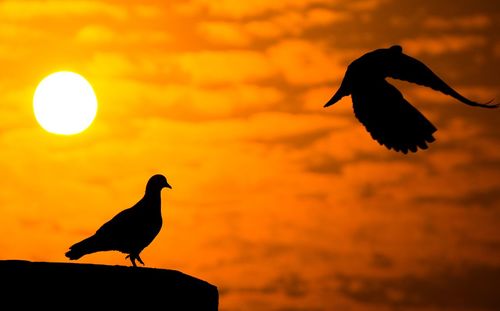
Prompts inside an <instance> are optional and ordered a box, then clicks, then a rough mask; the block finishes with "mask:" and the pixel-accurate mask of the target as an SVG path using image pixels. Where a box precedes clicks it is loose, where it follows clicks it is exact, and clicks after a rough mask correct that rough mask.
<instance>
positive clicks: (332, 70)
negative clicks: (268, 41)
mask: <svg viewBox="0 0 500 311" xmlns="http://www.w3.org/2000/svg"><path fill="white" fill-rule="evenodd" d="M267 54H268V55H269V58H270V59H271V61H272V62H273V63H274V64H275V65H276V66H277V67H278V68H279V70H280V72H281V74H282V75H283V77H284V78H285V80H286V81H287V82H289V83H290V84H293V85H311V84H320V83H325V82H331V81H336V80H339V79H341V78H342V77H343V74H344V72H345V68H344V66H343V65H342V64H341V59H340V58H338V57H336V54H335V53H334V51H332V50H330V49H328V48H327V47H326V46H324V45H321V44H320V43H313V42H310V41H307V40H284V41H281V42H279V43H277V44H276V45H273V46H271V47H270V48H269V49H268V50H267Z"/></svg>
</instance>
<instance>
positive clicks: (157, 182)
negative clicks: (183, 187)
mask: <svg viewBox="0 0 500 311" xmlns="http://www.w3.org/2000/svg"><path fill="white" fill-rule="evenodd" d="M163 188H170V189H172V186H170V185H169V184H168V182H167V179H166V178H165V176H163V175H161V174H156V175H153V176H151V178H149V180H148V184H147V185H146V192H151V191H161V189H163Z"/></svg>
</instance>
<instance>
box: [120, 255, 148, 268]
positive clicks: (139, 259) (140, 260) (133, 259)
mask: <svg viewBox="0 0 500 311" xmlns="http://www.w3.org/2000/svg"><path fill="white" fill-rule="evenodd" d="M129 258H130V261H131V262H132V265H133V266H134V267H137V265H136V264H135V260H136V259H137V261H139V262H140V263H141V264H142V265H143V266H144V261H142V259H141V257H139V255H137V256H131V255H127V256H125V259H129Z"/></svg>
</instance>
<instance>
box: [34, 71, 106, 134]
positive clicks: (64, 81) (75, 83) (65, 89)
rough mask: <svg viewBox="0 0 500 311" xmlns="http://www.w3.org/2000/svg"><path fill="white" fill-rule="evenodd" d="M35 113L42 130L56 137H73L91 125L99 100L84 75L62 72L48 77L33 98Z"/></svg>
mask: <svg viewBox="0 0 500 311" xmlns="http://www.w3.org/2000/svg"><path fill="white" fill-rule="evenodd" d="M33 111H34V113H35V118H36V120H37V121H38V123H39V124H40V126H41V127H42V128H44V129H45V130H46V131H48V132H51V133H54V134H62V135H72V134H77V133H80V132H82V131H83V130H85V129H86V128H88V127H89V126H90V124H92V121H94V118H95V116H96V113H97V98H96V96H95V93H94V90H93V89H92V86H91V85H90V83H89V82H88V81H87V80H86V79H85V78H84V77H82V76H81V75H79V74H77V73H74V72H70V71H60V72H56V73H53V74H51V75H49V76H47V77H45V78H44V79H43V80H42V81H41V82H40V83H39V84H38V86H37V88H36V90H35V94H34V95H33Z"/></svg>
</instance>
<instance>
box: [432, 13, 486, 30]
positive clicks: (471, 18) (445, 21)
mask: <svg viewBox="0 0 500 311" xmlns="http://www.w3.org/2000/svg"><path fill="white" fill-rule="evenodd" d="M422 24H423V26H424V27H426V28H429V29H432V30H440V31H449V30H453V31H457V30H480V29H484V28H487V27H488V26H490V25H491V19H490V17H489V16H487V15H482V14H481V15H468V16H460V17H447V18H444V17H440V16H430V17H428V18H426V19H425V20H424V21H423V22H422Z"/></svg>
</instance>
